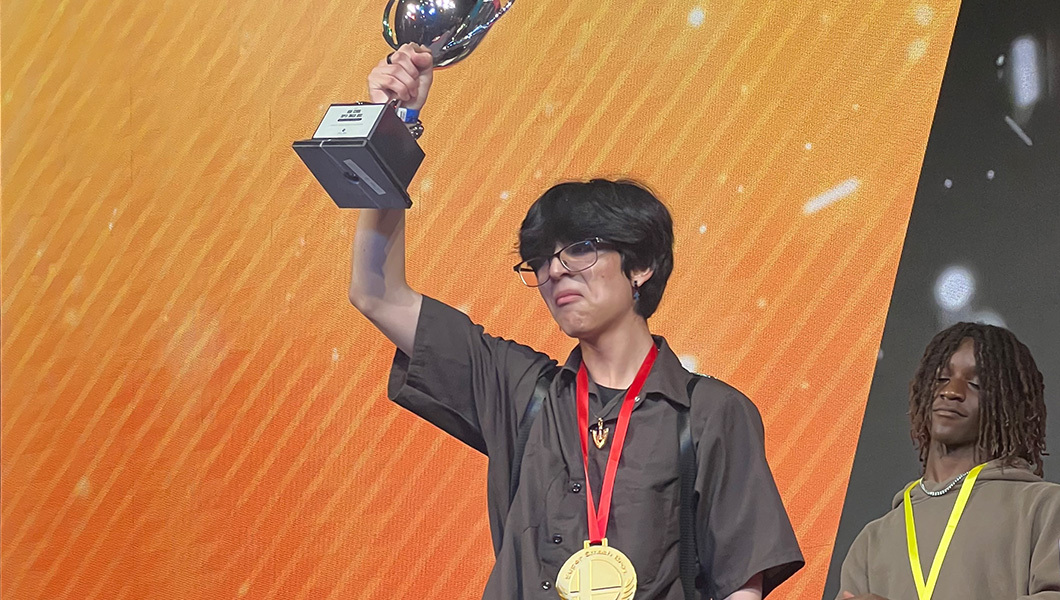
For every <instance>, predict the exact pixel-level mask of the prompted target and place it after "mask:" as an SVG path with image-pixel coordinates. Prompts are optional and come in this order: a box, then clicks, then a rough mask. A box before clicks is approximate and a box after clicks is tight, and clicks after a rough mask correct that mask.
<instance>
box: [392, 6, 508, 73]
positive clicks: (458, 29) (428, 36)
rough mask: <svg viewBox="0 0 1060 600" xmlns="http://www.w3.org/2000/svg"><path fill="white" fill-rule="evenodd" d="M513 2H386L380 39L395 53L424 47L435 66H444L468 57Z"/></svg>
mask: <svg viewBox="0 0 1060 600" xmlns="http://www.w3.org/2000/svg"><path fill="white" fill-rule="evenodd" d="M514 2H515V0H507V2H505V3H504V4H503V5H502V4H501V1H500V0H388V1H387V3H386V8H384V9H383V39H385V40H386V41H387V43H388V44H390V46H391V47H392V48H394V49H395V50H396V49H398V48H400V47H401V46H402V45H403V44H408V43H414V44H420V45H421V46H427V47H428V48H430V49H431V53H432V54H433V55H434V66H436V67H447V66H449V65H451V64H453V63H455V62H457V61H458V60H461V59H462V58H464V57H466V56H467V55H468V54H471V51H472V50H474V49H475V48H476V47H477V46H478V45H479V43H480V42H481V41H482V39H483V38H484V37H486V32H488V31H489V29H490V27H492V26H493V24H494V23H496V22H497V19H499V18H501V15H503V14H504V13H506V12H508V9H509V8H511V7H512V4H513V3H514Z"/></svg>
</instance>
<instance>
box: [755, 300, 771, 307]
mask: <svg viewBox="0 0 1060 600" xmlns="http://www.w3.org/2000/svg"><path fill="white" fill-rule="evenodd" d="M767 304H769V303H768V302H766V299H765V298H759V299H758V301H757V302H755V306H757V307H758V308H765V307H766V305H767Z"/></svg>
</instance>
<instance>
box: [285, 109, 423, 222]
mask: <svg viewBox="0 0 1060 600" xmlns="http://www.w3.org/2000/svg"><path fill="white" fill-rule="evenodd" d="M292 147H293V148H294V151H295V152H297V153H298V156H299V157H301V159H302V162H304V163H305V165H306V166H307V167H309V170H310V172H312V173H313V176H314V177H316V180H317V181H318V182H320V185H321V186H322V187H323V188H324V191H325V192H327V194H328V195H329V196H331V199H332V200H334V201H335V204H337V205H338V206H339V208H409V207H410V206H412V199H411V198H409V194H408V191H407V190H408V186H409V183H411V182H412V178H413V176H414V175H415V174H416V170H417V169H419V166H420V163H422V162H423V157H424V154H423V150H421V149H420V146H419V144H417V143H416V139H415V138H413V137H412V134H411V133H409V131H408V129H407V128H406V127H405V124H404V123H403V122H402V121H401V119H400V118H399V117H398V116H397V115H396V114H395V113H394V111H393V109H391V108H390V107H389V106H386V105H379V104H366V105H352V104H335V105H332V106H331V108H329V109H328V112H327V114H326V115H325V116H324V120H323V121H322V122H321V124H320V126H319V127H318V128H317V132H316V134H314V136H313V138H312V139H309V140H302V141H298V142H294V143H293V144H292Z"/></svg>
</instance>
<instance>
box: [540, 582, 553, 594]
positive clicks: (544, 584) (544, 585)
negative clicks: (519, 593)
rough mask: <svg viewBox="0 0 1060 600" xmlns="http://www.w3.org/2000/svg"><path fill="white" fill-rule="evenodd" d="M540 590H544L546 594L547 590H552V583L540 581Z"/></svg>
mask: <svg viewBox="0 0 1060 600" xmlns="http://www.w3.org/2000/svg"><path fill="white" fill-rule="evenodd" d="M541 589H543V590H545V591H546V592H547V591H548V590H551V589H552V582H551V581H542V582H541Z"/></svg>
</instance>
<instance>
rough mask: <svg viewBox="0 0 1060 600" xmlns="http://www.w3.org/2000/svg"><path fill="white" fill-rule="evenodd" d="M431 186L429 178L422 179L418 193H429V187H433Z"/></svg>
mask: <svg viewBox="0 0 1060 600" xmlns="http://www.w3.org/2000/svg"><path fill="white" fill-rule="evenodd" d="M433 186H434V180H433V179H431V178H430V177H424V178H423V181H421V182H420V191H421V192H429V191H431V187H433Z"/></svg>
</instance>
